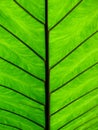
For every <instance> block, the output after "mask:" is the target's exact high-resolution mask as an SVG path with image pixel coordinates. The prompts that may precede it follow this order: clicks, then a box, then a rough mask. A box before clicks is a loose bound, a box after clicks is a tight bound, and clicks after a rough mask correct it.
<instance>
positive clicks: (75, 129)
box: [74, 116, 98, 130]
mask: <svg viewBox="0 0 98 130" xmlns="http://www.w3.org/2000/svg"><path fill="white" fill-rule="evenodd" d="M97 117H98V116H95V117H93V118H91V119H90V120H87V121H86V122H84V123H82V124H81V125H79V126H77V127H76V128H74V130H77V129H78V128H79V127H81V126H84V125H85V124H87V123H88V122H90V121H92V120H94V119H96V118H97Z"/></svg>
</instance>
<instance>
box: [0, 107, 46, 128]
mask: <svg viewBox="0 0 98 130" xmlns="http://www.w3.org/2000/svg"><path fill="white" fill-rule="evenodd" d="M0 110H2V111H6V112H9V113H12V114H14V115H17V116H19V117H22V118H24V119H26V120H28V121H30V122H32V123H34V124H36V125H38V126H40V127H42V128H44V126H42V125H41V124H39V123H37V122H36V121H33V120H31V119H30V118H28V117H26V116H23V115H21V114H18V113H16V112H13V111H10V110H7V109H4V108H0Z"/></svg>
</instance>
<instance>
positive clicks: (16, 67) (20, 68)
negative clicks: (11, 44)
mask: <svg viewBox="0 0 98 130" xmlns="http://www.w3.org/2000/svg"><path fill="white" fill-rule="evenodd" d="M0 59H2V60H4V61H5V62H7V63H9V64H11V65H13V66H15V67H16V68H18V69H20V70H22V71H23V72H25V73H27V74H28V75H30V76H32V77H34V78H36V79H38V80H40V81H41V82H45V81H44V80H43V79H41V78H39V77H37V76H35V75H33V74H31V73H30V72H28V71H27V70H25V69H23V68H21V67H20V66H18V65H16V64H14V63H12V62H11V61H8V60H6V59H5V58H3V57H0Z"/></svg>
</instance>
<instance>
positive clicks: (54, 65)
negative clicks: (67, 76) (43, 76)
mask: <svg viewBox="0 0 98 130" xmlns="http://www.w3.org/2000/svg"><path fill="white" fill-rule="evenodd" d="M96 33H98V31H96V32H94V33H93V34H91V35H90V36H89V37H87V38H86V39H85V40H84V41H82V42H81V43H80V44H79V45H78V46H77V47H75V48H74V49H73V50H71V51H70V52H69V53H68V54H67V55H66V56H64V57H63V58H62V59H61V60H59V61H58V62H57V63H56V64H54V65H53V66H52V67H51V68H50V70H51V69H53V68H54V67H56V66H57V65H58V64H59V63H60V62H62V61H63V60H65V59H66V58H67V57H68V56H69V55H71V54H72V53H73V52H74V51H75V50H77V49H78V48H79V47H80V46H81V45H83V44H84V43H85V42H86V41H88V40H89V39H90V38H91V37H93V36H94V35H95V34H96Z"/></svg>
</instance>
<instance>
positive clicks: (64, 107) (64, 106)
mask: <svg viewBox="0 0 98 130" xmlns="http://www.w3.org/2000/svg"><path fill="white" fill-rule="evenodd" d="M96 89H98V87H96V88H94V89H92V90H90V91H88V92H87V93H85V94H83V95H81V96H80V97H78V98H76V99H74V100H73V101H71V102H69V103H68V104H66V105H65V106H63V107H62V108H60V109H58V110H57V111H55V112H54V113H52V114H51V115H50V116H53V115H55V114H56V113H58V112H60V111H61V110H63V109H65V108H66V107H68V106H69V105H71V104H73V103H74V102H76V101H78V100H80V99H81V98H83V97H85V96H87V95H88V94H90V93H91V92H93V91H95V90H96Z"/></svg>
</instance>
